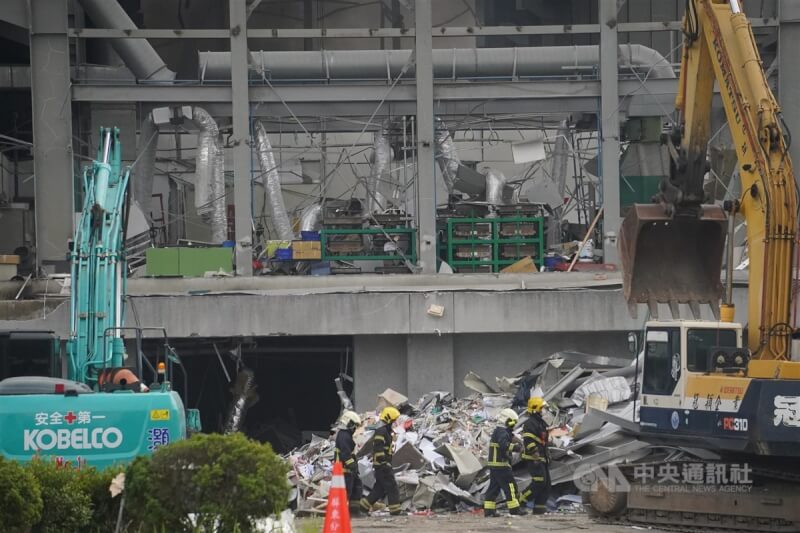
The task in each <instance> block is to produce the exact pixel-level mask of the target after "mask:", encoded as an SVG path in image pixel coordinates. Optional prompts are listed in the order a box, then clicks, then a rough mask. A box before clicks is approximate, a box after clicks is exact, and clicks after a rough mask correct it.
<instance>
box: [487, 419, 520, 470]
mask: <svg viewBox="0 0 800 533" xmlns="http://www.w3.org/2000/svg"><path fill="white" fill-rule="evenodd" d="M513 436H514V434H513V433H512V431H511V429H510V428H506V427H502V426H499V427H496V428H495V430H494V432H493V433H492V440H491V441H490V442H489V462H488V463H487V465H488V466H489V467H490V468H506V467H510V466H511V453H512V452H513V451H514V443H513V441H512V438H513Z"/></svg>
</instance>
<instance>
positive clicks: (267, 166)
mask: <svg viewBox="0 0 800 533" xmlns="http://www.w3.org/2000/svg"><path fill="white" fill-rule="evenodd" d="M256 150H257V151H258V161H259V163H261V172H262V173H263V175H264V177H263V180H264V191H265V193H266V195H267V205H268V207H269V213H270V216H271V217H272V224H273V226H274V227H275V232H276V233H277V235H278V239H280V240H282V241H291V240H292V239H294V232H293V231H292V224H291V222H289V214H288V213H287V212H286V204H285V203H284V201H283V191H282V190H281V176H280V174H279V173H278V165H277V164H275V154H274V153H273V152H272V144H270V142H269V137H268V136H267V130H265V129H264V125H263V124H262V123H261V121H256Z"/></svg>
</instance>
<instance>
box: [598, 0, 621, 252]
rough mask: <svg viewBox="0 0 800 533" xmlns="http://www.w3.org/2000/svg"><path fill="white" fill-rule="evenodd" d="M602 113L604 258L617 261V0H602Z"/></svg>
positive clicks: (618, 222) (619, 220)
mask: <svg viewBox="0 0 800 533" xmlns="http://www.w3.org/2000/svg"><path fill="white" fill-rule="evenodd" d="M599 8H600V16H599V18H598V20H599V21H600V116H601V123H600V128H601V139H602V142H601V145H600V149H601V156H600V158H601V161H602V165H601V169H602V170H601V174H602V179H603V181H602V184H603V188H602V191H603V198H602V201H603V206H604V207H605V210H604V214H603V232H602V234H603V242H604V246H603V254H604V255H603V259H604V261H605V262H606V263H618V262H619V254H618V253H617V243H616V235H617V234H618V232H619V226H620V222H621V218H620V208H619V96H618V95H619V79H618V77H617V76H618V74H617V73H618V65H617V50H618V47H617V43H618V35H617V1H616V0H600V4H599Z"/></svg>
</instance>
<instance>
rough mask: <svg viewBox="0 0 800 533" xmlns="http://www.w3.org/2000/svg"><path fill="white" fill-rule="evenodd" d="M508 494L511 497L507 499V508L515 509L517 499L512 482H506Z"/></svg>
mask: <svg viewBox="0 0 800 533" xmlns="http://www.w3.org/2000/svg"><path fill="white" fill-rule="evenodd" d="M508 490H509V494H510V495H511V498H509V499H508V508H509V509H516V508H517V507H519V501H518V500H517V489H516V487H514V484H513V483H509V484H508Z"/></svg>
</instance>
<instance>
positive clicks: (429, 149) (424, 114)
mask: <svg viewBox="0 0 800 533" xmlns="http://www.w3.org/2000/svg"><path fill="white" fill-rule="evenodd" d="M414 16H415V24H416V47H415V53H416V60H417V64H416V69H417V224H418V226H417V227H418V230H419V241H418V245H417V246H418V247H419V263H420V266H422V272H423V273H426V274H435V273H436V170H435V168H434V165H435V160H434V144H433V36H432V35H433V34H432V31H433V30H432V24H433V23H432V15H431V0H417V3H416V10H415V15H414Z"/></svg>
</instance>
